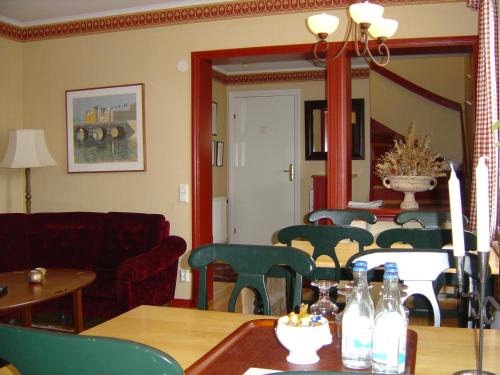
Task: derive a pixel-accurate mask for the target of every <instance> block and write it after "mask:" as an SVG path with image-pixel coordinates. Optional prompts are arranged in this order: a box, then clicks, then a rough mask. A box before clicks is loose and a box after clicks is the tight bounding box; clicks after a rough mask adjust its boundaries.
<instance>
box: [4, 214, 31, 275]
mask: <svg viewBox="0 0 500 375" xmlns="http://www.w3.org/2000/svg"><path fill="white" fill-rule="evenodd" d="M27 224H28V216H27V215H26V214H2V215H0V272H7V271H13V270H20V269H27V268H30V256H29V248H28V241H27V238H26V228H27Z"/></svg>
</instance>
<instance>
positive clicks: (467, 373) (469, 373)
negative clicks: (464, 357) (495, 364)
mask: <svg viewBox="0 0 500 375" xmlns="http://www.w3.org/2000/svg"><path fill="white" fill-rule="evenodd" d="M453 375H496V374H495V373H494V372H490V371H484V370H482V371H478V370H460V371H457V372H454V373H453Z"/></svg>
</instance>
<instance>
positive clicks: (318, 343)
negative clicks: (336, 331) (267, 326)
mask: <svg viewBox="0 0 500 375" xmlns="http://www.w3.org/2000/svg"><path fill="white" fill-rule="evenodd" d="M276 336H277V338H278V340H279V342H280V343H281V345H283V346H284V347H285V348H286V349H287V350H288V352H289V354H288V356H287V357H286V360H287V361H288V362H290V363H295V364H298V365H308V364H311V363H316V362H318V361H319V356H318V354H317V353H316V352H317V351H318V350H319V349H320V348H321V347H322V346H324V345H328V344H331V343H332V334H331V333H330V327H329V325H328V320H326V319H325V318H323V317H320V316H315V315H311V316H309V317H308V318H306V319H300V321H299V322H298V324H297V322H292V320H291V319H290V317H289V316H283V317H281V318H279V319H278V322H277V325H276Z"/></svg>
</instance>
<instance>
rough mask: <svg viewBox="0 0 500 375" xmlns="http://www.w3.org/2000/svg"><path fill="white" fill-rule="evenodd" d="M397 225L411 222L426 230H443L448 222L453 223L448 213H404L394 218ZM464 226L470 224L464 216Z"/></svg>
mask: <svg viewBox="0 0 500 375" xmlns="http://www.w3.org/2000/svg"><path fill="white" fill-rule="evenodd" d="M394 221H395V222H396V224H399V225H403V224H406V223H407V222H409V221H417V222H418V223H419V224H420V225H422V227H424V228H441V227H442V225H443V224H444V223H446V222H451V214H450V212H447V211H403V212H400V213H399V214H397V215H396V216H395V217H394ZM463 224H464V226H465V225H467V224H469V219H467V216H465V215H463Z"/></svg>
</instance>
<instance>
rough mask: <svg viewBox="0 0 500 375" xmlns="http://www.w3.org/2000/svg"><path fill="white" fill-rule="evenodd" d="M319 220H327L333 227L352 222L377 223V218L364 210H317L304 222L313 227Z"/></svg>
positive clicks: (308, 215)
mask: <svg viewBox="0 0 500 375" xmlns="http://www.w3.org/2000/svg"><path fill="white" fill-rule="evenodd" d="M321 219H329V220H331V221H332V223H333V224H334V225H351V223H352V222H353V221H354V220H361V221H366V222H367V223H368V224H375V223H376V222H377V217H376V216H375V215H374V214H372V213H371V212H369V211H365V210H334V209H328V210H317V211H312V212H310V213H308V214H307V216H306V220H307V221H308V222H310V223H312V224H315V225H318V224H319V221H320V220H321Z"/></svg>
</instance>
